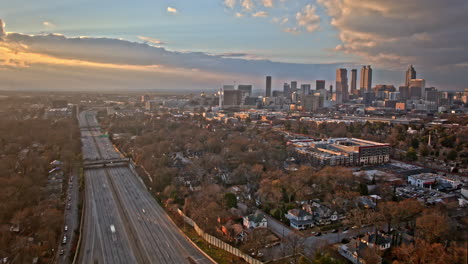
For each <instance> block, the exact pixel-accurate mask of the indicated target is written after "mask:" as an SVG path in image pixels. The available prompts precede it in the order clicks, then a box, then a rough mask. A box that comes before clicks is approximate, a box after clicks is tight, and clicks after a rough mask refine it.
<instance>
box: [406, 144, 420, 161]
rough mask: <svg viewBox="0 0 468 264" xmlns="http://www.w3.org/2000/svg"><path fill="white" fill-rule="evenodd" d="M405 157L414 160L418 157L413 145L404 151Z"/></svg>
mask: <svg viewBox="0 0 468 264" xmlns="http://www.w3.org/2000/svg"><path fill="white" fill-rule="evenodd" d="M406 159H407V160H409V161H415V160H417V159H418V154H417V153H416V150H414V148H413V147H410V148H409V149H408V151H407V152H406Z"/></svg>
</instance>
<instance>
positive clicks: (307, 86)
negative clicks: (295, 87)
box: [301, 84, 310, 95]
mask: <svg viewBox="0 0 468 264" xmlns="http://www.w3.org/2000/svg"><path fill="white" fill-rule="evenodd" d="M301 94H302V95H309V94H310V84H301Z"/></svg>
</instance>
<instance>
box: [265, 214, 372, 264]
mask: <svg viewBox="0 0 468 264" xmlns="http://www.w3.org/2000/svg"><path fill="white" fill-rule="evenodd" d="M265 217H266V218H267V221H268V229H270V231H272V232H273V233H275V234H276V235H277V236H278V237H280V238H282V237H287V236H296V237H298V240H299V241H301V242H300V243H301V244H302V246H303V247H304V249H305V251H306V253H312V252H314V251H315V250H317V249H319V248H320V247H322V246H324V245H325V244H335V243H340V242H341V240H343V238H351V237H353V236H356V235H358V233H361V234H362V233H365V232H370V231H373V227H371V226H369V227H364V228H361V230H353V229H350V230H348V231H339V232H337V233H331V232H328V233H325V232H323V234H322V235H321V236H318V237H317V236H313V235H312V236H308V237H302V236H301V235H299V234H296V233H295V232H294V231H293V230H292V228H291V227H288V226H285V225H284V224H283V223H281V222H279V221H278V220H276V219H274V218H273V217H271V216H269V215H265ZM260 251H261V252H262V253H263V255H264V256H268V260H270V259H278V258H281V257H284V256H288V255H290V254H291V248H290V247H288V246H287V245H285V242H281V243H280V244H278V245H276V246H275V247H272V248H264V249H262V250H260Z"/></svg>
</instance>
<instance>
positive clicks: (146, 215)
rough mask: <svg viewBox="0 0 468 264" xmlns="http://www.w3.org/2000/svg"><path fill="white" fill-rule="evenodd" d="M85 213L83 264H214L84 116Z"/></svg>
mask: <svg viewBox="0 0 468 264" xmlns="http://www.w3.org/2000/svg"><path fill="white" fill-rule="evenodd" d="M79 123H80V130H81V140H82V152H83V161H84V164H85V170H84V177H85V207H84V208H85V210H84V223H83V233H82V238H81V249H80V251H79V255H78V263H164V264H166V263H171V264H176V263H192V264H193V263H213V262H212V261H211V260H210V259H209V258H208V257H206V255H205V254H204V253H202V252H201V251H200V250H199V249H198V248H197V247H196V246H195V245H194V244H193V243H191V242H190V241H188V240H187V238H186V237H185V236H184V235H183V234H182V233H181V231H180V229H179V228H178V227H177V226H176V225H175V224H174V223H173V222H172V221H171V219H170V218H169V216H168V215H167V213H166V212H165V211H164V210H163V208H162V207H161V206H160V205H159V204H158V203H157V202H156V200H155V199H154V198H153V197H152V196H151V194H150V193H149V192H148V190H147V188H146V187H145V185H144V184H143V182H142V181H141V179H140V178H139V177H138V176H137V174H136V172H135V171H134V170H133V169H132V167H131V165H129V163H128V160H127V159H125V158H124V157H122V155H121V154H120V153H119V152H118V151H117V150H116V149H115V148H114V147H113V145H112V143H111V142H110V140H109V138H108V137H106V136H104V135H103V134H102V132H101V130H100V127H99V124H98V122H97V119H96V113H95V112H93V111H83V112H81V113H80V115H79Z"/></svg>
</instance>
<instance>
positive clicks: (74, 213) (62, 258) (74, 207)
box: [57, 166, 80, 264]
mask: <svg viewBox="0 0 468 264" xmlns="http://www.w3.org/2000/svg"><path fill="white" fill-rule="evenodd" d="M79 195H80V193H79V185H78V171H77V168H76V167H75V166H74V168H73V171H72V174H71V175H70V180H69V182H68V189H67V197H66V199H65V201H66V202H65V221H64V225H66V226H67V229H68V230H66V231H65V229H62V230H63V233H62V236H61V238H63V236H66V237H67V243H66V244H65V245H64V244H62V239H60V246H59V247H58V252H57V263H59V264H68V263H70V262H71V261H70V258H69V256H70V250H71V247H72V244H73V240H74V239H75V232H74V231H75V230H77V229H78V228H79V221H80V219H79V217H78V202H79V199H80V197H79ZM69 198H70V200H69ZM68 204H70V207H68ZM61 250H63V255H60V251H61Z"/></svg>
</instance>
